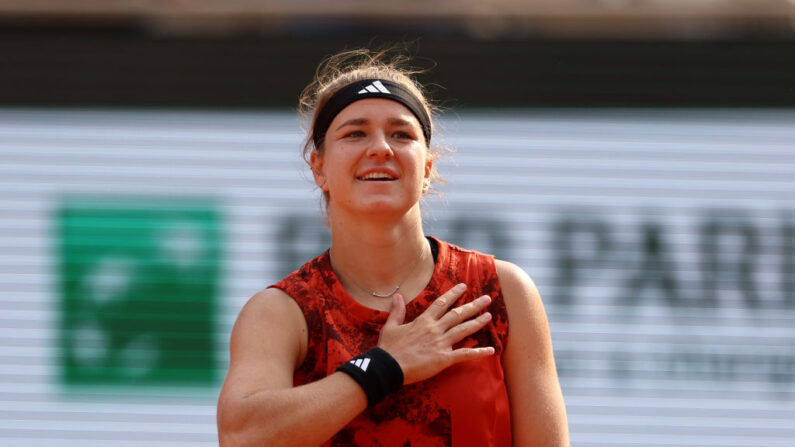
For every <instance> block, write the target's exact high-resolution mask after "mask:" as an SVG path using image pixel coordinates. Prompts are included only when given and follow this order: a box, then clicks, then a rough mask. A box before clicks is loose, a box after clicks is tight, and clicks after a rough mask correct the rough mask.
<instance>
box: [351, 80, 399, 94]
mask: <svg viewBox="0 0 795 447" xmlns="http://www.w3.org/2000/svg"><path fill="white" fill-rule="evenodd" d="M367 92H370V93H378V92H381V93H389V94H390V95H391V94H392V92H390V91H389V90H387V89H386V87H384V84H382V83H381V81H373V83H372V84H370V85H368V86H366V87H365V88H363V89H361V90H359V94H360V95H361V94H364V93H367Z"/></svg>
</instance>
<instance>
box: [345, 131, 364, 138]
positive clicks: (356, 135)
mask: <svg viewBox="0 0 795 447" xmlns="http://www.w3.org/2000/svg"><path fill="white" fill-rule="evenodd" d="M345 136H346V137H349V138H361V137H363V136H364V132H362V131H361V130H353V131H350V132H348V133H347V134H345Z"/></svg>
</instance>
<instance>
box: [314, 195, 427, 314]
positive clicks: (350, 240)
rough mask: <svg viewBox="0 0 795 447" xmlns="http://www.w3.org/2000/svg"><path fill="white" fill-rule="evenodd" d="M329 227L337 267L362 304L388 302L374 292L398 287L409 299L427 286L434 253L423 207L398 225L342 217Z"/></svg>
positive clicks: (331, 219)
mask: <svg viewBox="0 0 795 447" xmlns="http://www.w3.org/2000/svg"><path fill="white" fill-rule="evenodd" d="M329 223H330V226H331V261H332V267H333V268H334V270H335V272H336V273H337V276H338V277H339V279H340V281H342V284H343V286H344V287H345V289H346V290H347V291H348V292H349V293H350V294H351V295H352V296H353V297H354V298H357V299H358V300H359V301H363V304H366V305H367V304H368V302H364V301H379V300H380V301H384V298H377V297H373V296H372V293H373V292H375V293H377V294H387V293H389V292H392V290H394V288H395V287H397V286H399V287H400V293H401V294H402V295H403V296H404V298H405V299H406V301H409V300H411V299H412V298H414V295H413V294H414V293H419V291H420V290H422V289H423V288H424V287H425V284H427V281H428V279H429V278H430V275H431V274H432V271H433V255H432V253H431V251H430V249H429V246H428V241H427V240H426V239H425V234H424V233H423V230H422V218H421V216H420V214H419V210H418V209H417V210H416V211H415V210H412V211H410V212H409V213H407V215H406V216H403V218H401V219H399V220H397V221H395V220H392V221H386V220H384V221H376V220H374V219H362V218H361V216H359V218H358V219H357V218H354V217H349V216H346V215H344V214H342V213H338V214H331V215H330V216H329ZM407 294H408V295H407ZM360 298H361V299H360ZM386 301H387V302H389V300H386Z"/></svg>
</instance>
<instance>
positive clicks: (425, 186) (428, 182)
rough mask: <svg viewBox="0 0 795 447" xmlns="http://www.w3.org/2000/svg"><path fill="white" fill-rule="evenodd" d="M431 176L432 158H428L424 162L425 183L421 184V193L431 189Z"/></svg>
mask: <svg viewBox="0 0 795 447" xmlns="http://www.w3.org/2000/svg"><path fill="white" fill-rule="evenodd" d="M432 175H433V157H428V160H427V161H426V162H425V181H424V182H423V183H422V192H423V193H425V192H428V190H429V189H431V176H432Z"/></svg>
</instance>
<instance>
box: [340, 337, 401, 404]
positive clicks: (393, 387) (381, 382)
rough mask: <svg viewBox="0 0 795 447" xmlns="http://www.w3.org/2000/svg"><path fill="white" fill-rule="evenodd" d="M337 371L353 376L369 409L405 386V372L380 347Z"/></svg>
mask: <svg viewBox="0 0 795 447" xmlns="http://www.w3.org/2000/svg"><path fill="white" fill-rule="evenodd" d="M337 371H342V372H344V373H345V374H347V375H349V376H351V377H352V378H353V380H355V381H356V382H357V383H358V384H359V386H361V387H362V389H363V390H364V394H366V395H367V407H368V408H370V407H372V406H373V405H375V404H377V403H378V402H381V401H382V400H383V399H384V398H385V397H386V396H387V394H389V393H391V392H393V391H397V390H398V389H400V387H402V386H403V370H402V369H400V365H399V364H398V362H397V360H395V359H394V358H392V356H391V355H389V353H388V352H386V351H384V350H383V349H381V348H379V347H375V348H372V349H370V350H368V351H367V352H365V353H364V354H361V355H358V356H356V357H354V358H353V360H351V361H349V362H345V363H343V364H342V366H340V367H339V368H337Z"/></svg>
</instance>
